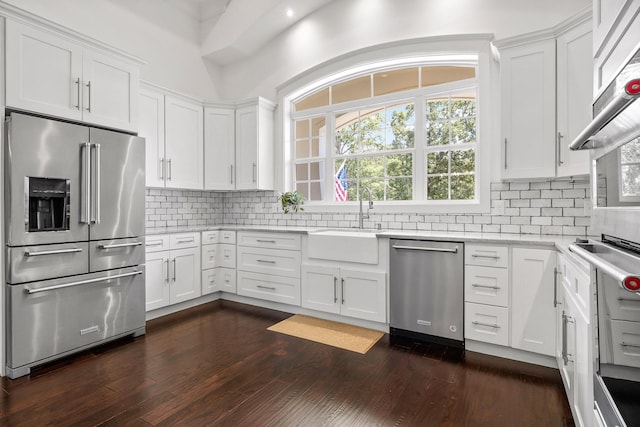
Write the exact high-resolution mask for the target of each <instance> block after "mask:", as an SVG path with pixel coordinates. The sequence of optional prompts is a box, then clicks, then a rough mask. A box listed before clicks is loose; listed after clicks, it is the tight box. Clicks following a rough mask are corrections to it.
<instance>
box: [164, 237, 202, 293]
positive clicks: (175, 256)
mask: <svg viewBox="0 0 640 427" xmlns="http://www.w3.org/2000/svg"><path fill="white" fill-rule="evenodd" d="M171 264H172V265H171V274H172V276H171V303H172V304H176V303H179V302H182V301H187V300H190V299H193V298H197V297H199V296H200V295H201V294H202V290H201V289H200V279H201V277H200V276H201V271H200V249H199V248H187V249H177V250H173V251H171Z"/></svg>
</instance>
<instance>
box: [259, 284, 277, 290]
mask: <svg viewBox="0 0 640 427" xmlns="http://www.w3.org/2000/svg"><path fill="white" fill-rule="evenodd" d="M256 288H260V289H269V290H270V291H275V290H276V288H274V287H273V286H264V285H257V286H256Z"/></svg>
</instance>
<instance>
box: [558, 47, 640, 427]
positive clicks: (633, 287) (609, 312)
mask: <svg viewBox="0 0 640 427" xmlns="http://www.w3.org/2000/svg"><path fill="white" fill-rule="evenodd" d="M639 99H640V50H638V51H637V52H636V53H635V54H634V55H633V56H632V58H631V60H630V61H629V62H628V63H627V64H626V66H625V67H624V68H623V69H622V71H621V72H620V73H619V74H618V76H617V77H616V78H615V79H614V81H613V82H612V83H611V84H610V85H609V86H608V87H607V88H606V89H605V90H604V91H603V92H602V93H601V95H600V96H599V97H598V98H597V99H596V101H595V102H594V105H593V113H594V119H593V121H592V122H591V123H590V124H589V126H588V127H587V128H586V129H585V130H584V131H583V132H582V133H581V134H580V135H578V137H577V138H576V139H575V140H574V141H573V142H572V143H571V146H570V147H571V148H572V149H574V150H579V149H590V150H591V155H590V159H591V174H590V175H591V204H592V207H593V211H592V217H591V222H592V230H593V231H594V233H595V234H596V235H597V236H598V238H596V239H591V240H588V241H583V242H576V243H575V244H573V245H571V246H570V247H569V249H570V250H571V251H573V252H574V253H576V254H577V255H579V256H581V257H582V258H584V259H585V260H587V261H589V263H590V264H591V283H592V292H593V298H592V301H593V302H592V304H593V307H592V313H593V316H594V317H593V319H592V327H593V350H594V351H593V354H594V381H593V383H594V409H595V414H596V416H597V417H598V418H599V422H600V424H603V425H606V426H609V427H611V426H639V425H640V404H639V403H638V402H639V401H638V397H639V396H640V100H639Z"/></svg>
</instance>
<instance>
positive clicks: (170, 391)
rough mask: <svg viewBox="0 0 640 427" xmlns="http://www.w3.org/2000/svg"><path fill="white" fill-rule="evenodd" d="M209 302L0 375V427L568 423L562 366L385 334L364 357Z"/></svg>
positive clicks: (276, 315)
mask: <svg viewBox="0 0 640 427" xmlns="http://www.w3.org/2000/svg"><path fill="white" fill-rule="evenodd" d="M289 316H290V314H288V313H283V312H278V311H273V310H267V309H263V308H258V307H253V306H248V305H243V304H237V303H233V302H228V301H216V302H213V303H209V304H205V305H202V306H198V307H195V308H193V309H189V310H185V311H182V312H180V313H176V314H173V315H169V316H165V317H163V318H160V319H155V320H153V321H150V322H148V324H147V334H146V335H145V336H144V337H140V338H136V339H125V340H121V341H118V342H114V343H109V344H107V345H105V346H101V347H99V348H95V349H92V350H90V351H87V352H84V353H81V354H78V355H75V356H71V357H69V358H67V359H64V360H62V361H58V362H55V363H53V364H50V365H48V366H46V367H44V368H42V369H39V370H36V371H34V372H33V373H32V374H31V375H30V376H27V377H23V378H19V379H16V380H9V379H7V378H3V379H2V382H1V386H2V388H1V390H0V425H2V426H5V425H6V426H22V425H24V426H34V425H38V426H40V425H56V426H58V425H61V426H65V425H74V426H97V425H101V426H165V425H167V426H169V425H170V426H174V425H184V426H201V425H202V426H209V425H216V426H227V425H228V426H243V425H246V426H252V427H253V426H296V425H304V426H325V425H349V426H372V425H379V426H397V427H400V426H423V425H437V426H473V427H477V426H480V427H482V426H502V425H518V426H552V427H553V426H563V427H564V426H571V425H573V420H572V418H571V411H570V409H569V406H568V403H567V400H566V397H565V395H564V389H563V386H562V382H561V380H560V376H559V373H558V371H557V370H554V369H548V368H543V367H539V366H534V365H528V364H524V363H520V362H514V361H510V360H505V359H501V358H497V357H492V356H488V355H483V354H478V353H473V352H464V351H460V350H458V349H452V348H450V347H445V346H441V345H435V344H426V343H421V342H417V341H415V340H410V339H406V338H399V337H390V336H388V335H385V336H384V337H383V338H382V339H380V340H379V341H378V343H376V345H375V346H374V347H373V348H371V350H369V352H368V353H367V354H365V355H362V354H358V353H353V352H349V351H346V350H342V349H338V348H334V347H330V346H326V345H323V344H319V343H315V342H311V341H305V340H302V339H299V338H295V337H291V336H288V335H283V334H279V333H276V332H272V331H268V330H267V329H266V328H267V327H269V326H271V325H272V324H274V323H277V322H279V321H281V320H283V319H285V318H287V317H289Z"/></svg>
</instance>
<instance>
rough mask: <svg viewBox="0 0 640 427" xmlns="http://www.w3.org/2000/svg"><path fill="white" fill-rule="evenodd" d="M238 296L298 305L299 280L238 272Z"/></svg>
mask: <svg viewBox="0 0 640 427" xmlns="http://www.w3.org/2000/svg"><path fill="white" fill-rule="evenodd" d="M238 295H243V296H246V297H252V298H258V299H263V300H267V301H273V302H280V303H283V304H289V305H300V278H296V277H284V276H274V275H272V274H265V273H253V272H250V271H238Z"/></svg>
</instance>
